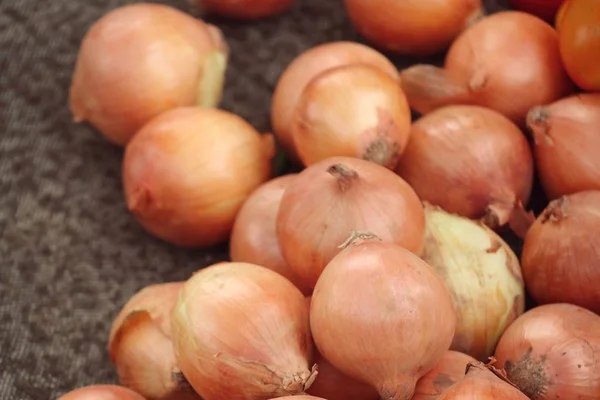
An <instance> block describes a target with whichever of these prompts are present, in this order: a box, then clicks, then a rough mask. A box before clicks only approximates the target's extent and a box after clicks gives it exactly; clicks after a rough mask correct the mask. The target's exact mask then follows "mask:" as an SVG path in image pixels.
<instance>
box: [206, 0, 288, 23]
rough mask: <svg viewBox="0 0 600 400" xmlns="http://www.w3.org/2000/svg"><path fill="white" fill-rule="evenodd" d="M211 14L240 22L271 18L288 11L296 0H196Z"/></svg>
mask: <svg viewBox="0 0 600 400" xmlns="http://www.w3.org/2000/svg"><path fill="white" fill-rule="evenodd" d="M195 1H196V3H198V5H199V6H200V7H201V9H202V10H203V11H205V12H207V13H210V14H216V15H220V16H223V17H227V18H233V19H239V20H255V19H260V18H266V17H271V16H273V15H277V14H281V13H283V12H285V11H287V10H288V9H289V8H290V7H292V5H293V4H294V3H295V2H296V0H195Z"/></svg>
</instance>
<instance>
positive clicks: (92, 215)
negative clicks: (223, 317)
mask: <svg viewBox="0 0 600 400" xmlns="http://www.w3.org/2000/svg"><path fill="white" fill-rule="evenodd" d="M125 3H126V2H125V1H122V0H54V1H41V0H1V2H0V299H1V301H0V399H3V400H4V399H36V400H37V399H55V398H56V397H58V396H59V395H61V394H63V393H65V392H67V391H69V390H71V389H73V388H76V387H80V386H84V385H88V384H93V383H110V382H114V381H115V373H114V369H113V367H112V365H111V364H110V362H109V360H108V354H107V350H106V342H107V337H108V330H109V327H110V324H111V322H112V319H113V318H114V316H115V315H116V313H117V312H118V310H119V309H120V307H121V306H122V305H123V304H124V302H125V301H126V300H127V299H128V298H129V296H131V295H132V294H133V293H134V292H135V291H137V290H138V289H140V288H141V287H143V286H146V285H148V284H151V283H156V282H163V281H173V280H183V279H186V278H187V277H188V276H189V275H190V274H191V273H192V272H193V271H195V270H196V269H198V268H201V267H203V266H205V265H207V264H210V263H213V262H215V261H217V260H222V259H225V258H226V253H227V248H226V246H225V245H224V246H221V247H219V248H217V249H212V250H210V251H189V250H181V249H178V248H175V247H173V246H170V245H168V244H166V243H163V242H161V241H159V240H156V239H154V238H152V237H151V236H149V235H148V234H146V232H145V231H144V230H143V229H142V228H140V226H139V225H138V224H137V223H136V222H135V221H134V220H133V219H132V217H131V216H130V215H129V213H128V212H127V210H126V208H125V205H124V201H123V197H122V193H121V181H120V167H121V156H122V150H121V149H119V148H117V147H115V146H112V145H110V144H108V143H107V142H106V141H105V140H103V139H102V138H101V137H100V136H99V135H98V134H97V133H95V132H94V131H93V130H92V129H91V128H90V127H88V126H85V125H76V124H73V123H72V122H71V115H70V113H69V109H68V106H67V103H68V88H69V84H70V79H71V74H72V69H73V65H74V61H75V58H76V55H77V50H78V47H79V44H80V41H81V39H82V37H83V35H84V33H85V32H86V31H87V29H88V28H89V27H90V25H91V24H92V23H93V22H94V21H95V20H97V19H98V18H99V17H101V16H102V15H103V14H104V13H106V12H107V11H109V10H110V9H112V8H115V7H117V6H119V5H123V4H125ZM164 3H168V4H171V5H173V6H175V7H178V8H181V9H183V10H189V7H188V5H187V3H185V1H183V0H172V1H164ZM342 3H343V2H342V0H300V2H299V4H298V5H297V6H296V7H295V8H294V9H293V10H292V11H291V12H289V13H287V14H285V15H283V16H280V17H277V18H273V19H269V20H265V21H260V22H256V23H233V22H226V21H213V22H215V23H217V24H218V25H219V26H221V27H222V29H223V31H224V34H225V36H226V38H227V40H228V43H229V45H230V47H231V51H232V53H231V64H230V65H229V68H228V74H227V87H226V91H225V98H224V103H223V107H224V108H226V109H228V110H231V111H233V112H235V113H237V114H239V115H241V116H243V117H244V118H246V119H248V120H249V121H250V122H251V123H252V124H254V125H255V126H256V127H257V128H258V129H260V130H261V131H265V130H268V129H269V118H268V112H269V102H270V97H271V93H272V91H273V87H274V84H275V82H276V79H277V77H278V76H279V74H280V73H281V71H282V70H283V68H284V67H285V66H286V65H287V64H288V63H289V62H290V61H291V60H292V58H293V57H295V56H296V55H297V54H298V53H300V52H301V51H302V50H304V49H307V48H309V47H311V46H314V45H316V44H319V43H322V42H326V41H332V40H339V39H350V40H357V39H358V36H357V35H356V34H355V33H354V32H353V30H352V28H351V26H350V24H349V22H348V20H347V18H346V14H345V12H344V10H343V6H342ZM488 5H491V7H492V8H497V7H498V4H497V3H496V2H494V4H488ZM395 61H397V62H398V65H399V66H402V65H406V64H408V63H410V62H413V61H414V60H395Z"/></svg>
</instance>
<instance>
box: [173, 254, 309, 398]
mask: <svg viewBox="0 0 600 400" xmlns="http://www.w3.org/2000/svg"><path fill="white" fill-rule="evenodd" d="M171 323H172V327H173V346H174V349H175V355H176V358H177V360H178V362H179V365H180V367H181V370H182V371H183V374H184V375H185V377H186V378H187V379H188V381H189V382H190V384H191V385H192V387H193V388H194V389H195V390H196V391H197V392H198V394H200V396H201V397H202V399H204V400H229V399H239V400H263V399H265V400H266V399H270V398H273V397H283V396H288V395H296V394H303V393H304V392H305V391H306V389H308V388H309V387H310V385H311V384H312V382H313V381H314V379H315V378H316V375H317V372H316V370H315V369H314V368H313V370H312V371H311V368H310V364H309V362H310V360H311V359H312V341H311V337H310V326H309V316H308V309H307V300H306V299H305V297H304V296H303V295H302V293H301V292H300V290H298V289H297V288H296V287H295V286H294V285H293V284H292V283H291V282H290V281H288V280H287V279H286V278H284V277H282V276H281V275H279V274H278V273H276V272H274V271H271V270H269V269H267V268H264V267H260V266H257V265H253V264H247V263H235V262H232V263H227V262H222V263H218V264H215V265H212V266H210V267H207V268H205V269H203V270H200V271H199V272H197V273H196V274H194V275H193V276H192V277H191V278H190V279H189V280H188V281H187V282H186V283H185V284H184V286H183V288H182V289H181V291H180V293H179V299H178V301H177V303H176V305H175V307H174V309H173V313H172V315H171ZM224 377H226V378H225V379H224Z"/></svg>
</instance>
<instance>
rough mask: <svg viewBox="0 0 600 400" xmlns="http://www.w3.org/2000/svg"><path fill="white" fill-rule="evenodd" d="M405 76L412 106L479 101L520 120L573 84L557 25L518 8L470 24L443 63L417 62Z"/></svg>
mask: <svg viewBox="0 0 600 400" xmlns="http://www.w3.org/2000/svg"><path fill="white" fill-rule="evenodd" d="M401 78H402V79H401V82H402V87H403V89H404V92H405V93H406V95H407V97H408V102H409V104H410V106H411V107H412V108H413V109H414V110H415V111H418V112H419V113H422V114H426V113H428V112H430V111H432V110H434V109H436V108H439V107H442V106H444V105H448V104H474V105H481V106H484V107H487V108H491V109H493V110H496V111H498V112H500V113H501V114H503V115H505V116H507V117H508V118H510V119H511V120H512V121H513V122H516V123H518V124H519V125H521V124H523V123H524V122H525V116H526V115H527V112H528V111H529V109H530V108H531V107H533V106H535V105H538V104H546V103H549V102H552V101H555V100H557V99H559V98H561V97H563V96H564V95H566V94H567V93H569V92H570V91H571V90H572V84H571V83H570V81H569V79H568V77H567V74H566V73H565V71H564V69H563V67H562V62H561V59H560V53H559V50H558V39H557V35H556V32H555V31H554V29H552V27H551V26H550V25H549V24H547V23H545V22H544V21H542V20H541V19H539V18H537V17H535V16H533V15H530V14H526V13H523V12H519V11H504V12H499V13H496V14H492V15H490V16H488V17H485V18H483V19H482V20H481V21H479V22H477V23H476V24H474V25H473V26H471V27H470V28H469V29H467V30H466V31H465V32H464V33H463V34H462V35H460V36H459V37H458V38H457V39H456V41H455V42H454V43H453V44H452V46H451V47H450V50H449V52H448V54H447V56H446V62H445V66H444V68H443V69H442V68H438V67H433V66H430V65H416V66H413V67H410V68H407V69H405V70H404V71H402V73H401Z"/></svg>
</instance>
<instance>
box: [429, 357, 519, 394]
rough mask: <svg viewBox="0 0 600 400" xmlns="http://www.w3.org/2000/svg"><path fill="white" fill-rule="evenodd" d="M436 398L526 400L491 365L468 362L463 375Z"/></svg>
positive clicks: (502, 374)
mask: <svg viewBox="0 0 600 400" xmlns="http://www.w3.org/2000/svg"><path fill="white" fill-rule="evenodd" d="M438 400H528V399H527V396H525V395H524V394H523V393H521V392H520V391H519V389H517V388H516V387H515V386H514V385H513V384H512V383H511V382H510V381H509V380H507V379H506V377H505V376H504V373H503V371H498V370H496V369H495V368H494V367H492V366H486V365H483V364H481V363H476V364H472V363H470V364H468V366H467V373H466V375H465V377H464V378H463V379H462V380H461V381H459V382H457V383H456V384H454V385H452V386H451V387H450V388H448V389H447V390H446V391H445V392H444V393H442V395H441V396H440V397H438Z"/></svg>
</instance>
